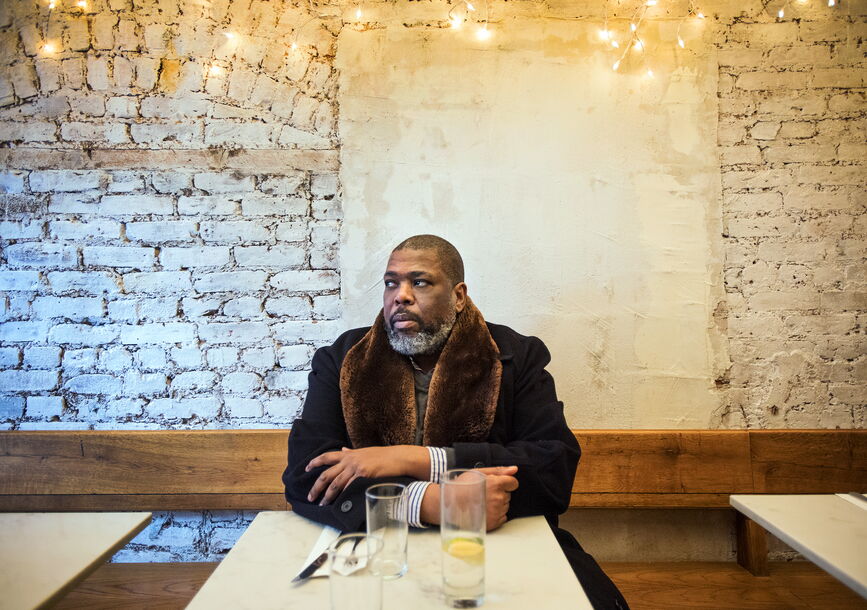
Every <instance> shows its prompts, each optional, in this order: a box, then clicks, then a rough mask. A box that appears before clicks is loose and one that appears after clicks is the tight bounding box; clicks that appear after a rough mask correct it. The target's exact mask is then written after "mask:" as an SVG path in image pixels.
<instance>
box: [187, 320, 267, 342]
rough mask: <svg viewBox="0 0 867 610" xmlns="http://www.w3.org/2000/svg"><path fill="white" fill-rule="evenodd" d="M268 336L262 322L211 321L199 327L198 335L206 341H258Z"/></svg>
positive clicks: (265, 326) (265, 325)
mask: <svg viewBox="0 0 867 610" xmlns="http://www.w3.org/2000/svg"><path fill="white" fill-rule="evenodd" d="M268 336H269V329H268V325H267V324H265V323H263V322H224V323H219V322H212V323H210V324H204V325H201V326H200V327H199V337H200V338H201V339H202V341H205V342H207V343H217V344H220V343H258V342H259V341H262V340H263V339H265V338H267V337H268Z"/></svg>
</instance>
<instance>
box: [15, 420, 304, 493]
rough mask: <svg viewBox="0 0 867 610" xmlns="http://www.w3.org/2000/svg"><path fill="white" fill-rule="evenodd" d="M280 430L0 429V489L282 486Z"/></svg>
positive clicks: (261, 489) (276, 489)
mask: <svg viewBox="0 0 867 610" xmlns="http://www.w3.org/2000/svg"><path fill="white" fill-rule="evenodd" d="M288 434H289V433H288V431H281V430H194V431H186V430H168V431H163V430H160V431H153V430H149V431H76V432H21V431H13V432H2V433H0V494H3V495H7V494H20V495H32V494H74V495H81V494H154V493H158V494H238V493H248V494H249V493H253V494H261V493H282V491H283V486H282V482H281V480H280V476H281V474H282V473H283V469H284V468H285V467H286V440H287V438H288Z"/></svg>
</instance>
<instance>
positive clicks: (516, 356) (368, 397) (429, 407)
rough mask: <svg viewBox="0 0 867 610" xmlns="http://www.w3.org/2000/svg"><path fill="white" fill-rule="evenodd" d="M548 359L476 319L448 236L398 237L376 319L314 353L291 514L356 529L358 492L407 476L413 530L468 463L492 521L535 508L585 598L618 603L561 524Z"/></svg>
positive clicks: (299, 429) (433, 516)
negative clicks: (447, 480)
mask: <svg viewBox="0 0 867 610" xmlns="http://www.w3.org/2000/svg"><path fill="white" fill-rule="evenodd" d="M549 361H550V355H549V353H548V350H547V349H546V348H545V345H544V344H543V343H542V342H541V341H540V340H539V339H537V338H535V337H525V336H523V335H520V334H518V333H516V332H515V331H514V330H512V329H510V328H508V327H506V326H500V325H498V324H490V323H486V322H485V320H484V319H483V318H482V315H481V313H480V312H479V310H478V309H476V307H475V305H473V302H472V301H471V300H470V298H469V297H468V296H467V285H466V284H465V283H464V267H463V261H462V260H461V256H460V254H458V251H457V250H456V249H455V247H454V246H452V244H450V243H449V242H447V241H446V240H444V239H442V238H439V237H436V236H433V235H417V236H415V237H410V238H409V239H406V240H404V241H403V242H402V243H401V244H400V245H398V246H397V247H396V248H395V249H394V251H393V252H392V253H391V256H390V258H389V260H388V267H387V269H386V271H385V275H384V295H383V309H382V311H381V312H380V314H379V316H378V317H377V319H376V321H375V322H374V324H373V326H371V327H369V328H358V329H355V330H350V331H348V332H346V333H344V334H343V335H341V336H340V337H339V338H338V339H337V341H335V343H334V344H333V345H331V346H330V347H325V348H322V349H320V350H318V351H317V352H316V354H315V355H314V357H313V370H312V371H311V373H310V378H309V390H308V393H307V400H306V401H305V403H304V409H303V412H302V415H301V417H300V418H299V419H297V420H296V421H295V423H294V425H293V427H292V434H291V435H290V437H289V465H288V467H287V468H286V471H285V473H284V474H283V482H284V483H285V485H286V499H287V500H288V501H289V502H290V503H291V504H292V507H293V509H294V510H295V511H296V512H298V513H299V514H300V515H303V516H305V517H308V518H310V519H314V520H316V521H319V522H321V523H325V524H327V525H331V526H333V527H336V528H338V529H340V530H344V531H353V530H361V529H363V528H364V520H365V508H364V491H365V489H366V488H367V487H368V486H370V485H372V484H375V483H379V482H398V483H404V484H407V486H408V488H407V493H408V495H409V507H410V516H409V520H410V524H411V525H413V526H416V527H423V526H424V524H437V523H439V485H438V483H437V481H438V480H439V477H440V476H441V475H442V474H443V472H444V471H445V470H446V469H448V468H478V469H480V470H481V471H482V472H484V473H485V474H486V478H487V504H488V506H487V525H488V529H489V530H490V529H495V528H497V527H499V526H500V525H502V524H503V523H504V522H505V521H506V520H507V519H510V518H514V517H523V516H528V515H544V516H545V518H546V519H547V520H548V522H549V523H550V524H551V527H552V529H553V531H554V534H555V536H556V537H557V540H558V541H559V542H560V545H561V547H562V548H563V551H564V553H565V554H566V556H567V558H568V559H569V562H570V564H571V565H572V567H573V569H574V570H575V574H576V576H577V577H578V579H579V580H580V582H581V584H582V585H583V586H584V589H585V591H586V592H587V595H588V597H589V598H590V601H591V602H592V603H593V605H594V607H596V608H626V607H627V605H626V602H625V601H624V600H623V598H622V597H621V595H620V593H619V592H618V591H617V588H616V587H615V586H614V584H613V583H612V582H611V581H610V580H609V579H608V577H607V576H605V574H604V573H603V572H602V570H601V569H600V568H599V566H598V565H597V564H596V562H595V561H594V560H593V558H592V557H590V555H588V554H586V553H585V552H584V551H583V550H582V549H581V547H580V545H579V544H578V543H577V542H576V541H575V539H574V538H573V537H572V535H571V534H569V533H568V532H566V531H565V530H561V529H559V528H558V527H557V516H558V515H559V514H561V513H563V512H564V511H565V510H566V509H567V508H568V507H569V498H570V494H571V489H572V481H573V479H574V477H575V469H576V468H577V466H578V457H579V455H580V449H579V447H578V443H577V441H576V440H575V436H574V435H573V434H572V432H571V431H570V430H569V427H568V426H567V425H566V420H565V419H564V417H563V404H562V403H561V402H559V401H558V400H557V395H556V392H555V390H554V380H553V378H552V377H551V375H550V374H549V373H548V372H547V371H546V370H545V366H546V365H547V364H548V362H549Z"/></svg>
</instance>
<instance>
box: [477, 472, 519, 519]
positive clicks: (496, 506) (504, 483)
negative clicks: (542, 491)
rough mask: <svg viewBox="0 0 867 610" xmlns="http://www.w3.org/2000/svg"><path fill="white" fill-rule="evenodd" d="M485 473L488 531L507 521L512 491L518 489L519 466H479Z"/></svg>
mask: <svg viewBox="0 0 867 610" xmlns="http://www.w3.org/2000/svg"><path fill="white" fill-rule="evenodd" d="M478 470H479V472H482V473H484V474H485V494H486V496H487V504H488V506H487V515H486V520H487V521H486V523H487V528H488V531H489V532H490V531H491V530H495V529H497V528H498V527H500V526H501V525H503V524H504V523H505V522H506V513H507V512H509V502H510V501H511V500H512V492H513V491H515V490H516V489H518V479H516V478H515V477H514V475H515V474H517V472H518V467H517V466H494V467H490V468H479V469H478Z"/></svg>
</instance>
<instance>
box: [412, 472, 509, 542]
mask: <svg viewBox="0 0 867 610" xmlns="http://www.w3.org/2000/svg"><path fill="white" fill-rule="evenodd" d="M478 471H479V472H481V473H482V474H484V475H485V497H486V500H487V506H486V507H485V511H486V514H485V522H486V525H487V530H488V531H489V532H490V531H491V530H495V529H497V528H498V527H500V526H501V525H503V524H504V523H505V522H506V513H507V512H509V502H510V501H511V499H512V492H513V491H515V490H516V489H518V479H516V478H515V476H514V475H515V474H517V472H518V467H517V466H493V467H490V468H479V469H478ZM440 493H441V491H440V486H439V485H438V484H432V485H428V488H427V491H426V492H425V494H424V497H423V498H422V501H421V515H420V516H421V520H422V521H424V522H425V523H431V524H434V525H437V524H439V523H440V521H441V520H440Z"/></svg>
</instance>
